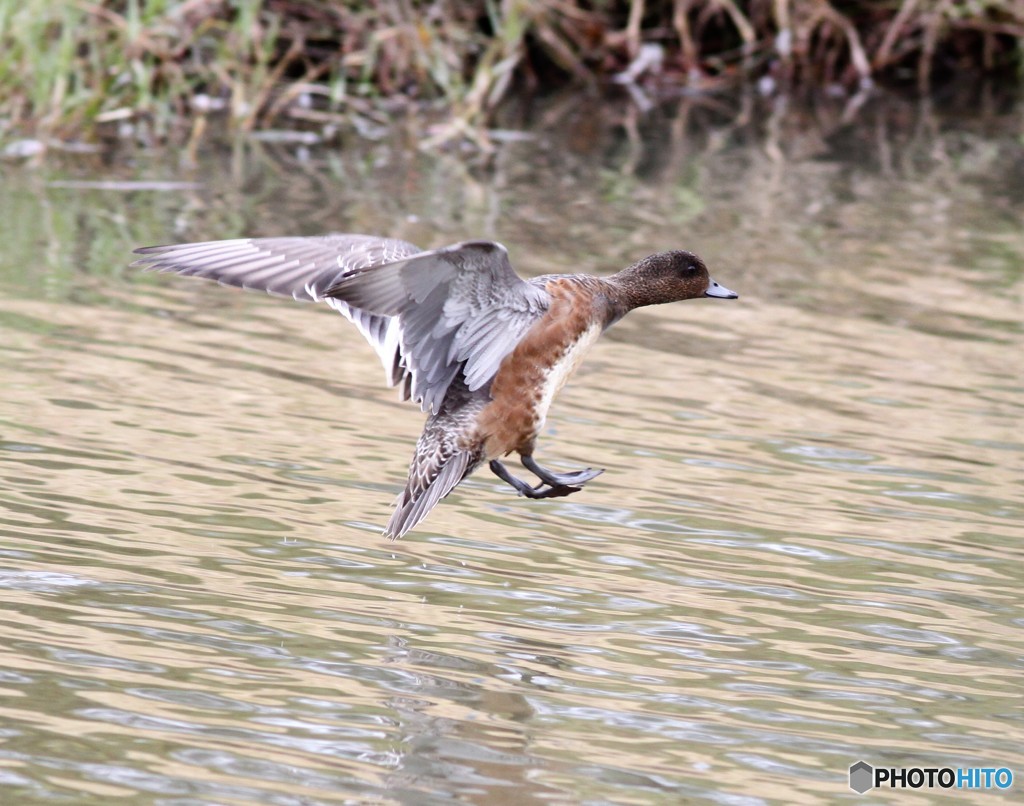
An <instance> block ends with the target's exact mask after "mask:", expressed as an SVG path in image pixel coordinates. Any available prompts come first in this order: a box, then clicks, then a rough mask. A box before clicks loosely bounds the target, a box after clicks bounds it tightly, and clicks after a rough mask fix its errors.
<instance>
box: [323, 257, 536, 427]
mask: <svg viewBox="0 0 1024 806" xmlns="http://www.w3.org/2000/svg"><path fill="white" fill-rule="evenodd" d="M325 294H326V296H328V297H330V298H332V299H338V300H341V301H343V302H345V303H346V304H348V305H349V306H351V307H352V308H357V309H360V310H364V311H367V312H370V313H373V314H376V315H378V316H390V317H395V318H396V319H397V321H398V323H399V330H398V337H399V342H400V350H401V353H402V361H403V362H404V365H405V368H406V369H407V370H408V371H409V373H410V375H411V387H410V392H411V396H412V398H413V399H414V400H416V401H417V402H419V403H420V404H421V406H422V407H423V409H424V410H425V411H435V412H436V411H438V410H439V408H440V404H441V401H442V400H443V399H444V396H445V394H446V392H447V390H448V387H449V385H450V384H451V382H452V380H453V379H454V378H455V376H456V374H457V373H458V371H459V369H460V368H462V371H463V373H464V375H465V378H466V385H467V387H468V388H469V390H470V391H475V390H477V389H480V388H481V387H483V386H484V385H486V384H487V383H488V382H489V381H490V380H491V379H492V378H493V377H494V375H495V373H496V372H497V371H498V367H499V366H500V365H501V362H502V360H503V359H504V358H505V356H507V355H508V354H509V353H510V352H511V351H512V350H513V349H514V348H515V346H516V344H518V342H519V340H520V339H521V338H522V337H523V335H525V333H526V331H527V330H529V329H530V327H531V326H532V325H533V324H534V323H535V322H536V321H537V320H538V319H539V318H540V317H541V316H542V315H543V313H544V312H545V311H546V310H547V309H548V306H549V305H550V297H549V296H548V294H547V292H546V291H544V289H543V288H541V287H539V286H536V285H532V284H530V283H528V282H526V281H525V280H523V279H522V278H521V277H519V276H518V275H517V274H516V273H515V271H514V270H513V269H512V266H511V264H510V263H509V261H508V252H507V251H506V249H505V247H504V246H502V245H501V244H498V243H494V242H492V241H467V242H465V243H458V244H454V245H452V246H446V247H444V248H443V249H437V250H434V251H431V252H422V253H420V254H416V255H411V256H409V257H406V258H403V259H401V260H398V261H396V262H394V263H389V264H387V265H383V266H375V267H373V268H369V269H365V270H357V271H353V272H350V273H348V274H346V275H344V276H343V277H342V278H340V280H339V281H338V282H337V284H335V285H334V286H332V287H330V288H328V289H327V290H326V292H325Z"/></svg>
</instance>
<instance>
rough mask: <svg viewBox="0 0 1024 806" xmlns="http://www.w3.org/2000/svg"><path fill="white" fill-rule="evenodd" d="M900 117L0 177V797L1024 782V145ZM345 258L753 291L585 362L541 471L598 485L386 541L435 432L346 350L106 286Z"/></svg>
mask: <svg viewBox="0 0 1024 806" xmlns="http://www.w3.org/2000/svg"><path fill="white" fill-rule="evenodd" d="M897 117H898V116H897ZM1018 120H1019V114H1018ZM898 122H899V125H898V126H897V125H896V123H893V121H892V119H891V118H889V117H886V116H885V115H882V114H879V115H878V116H876V117H871V116H868V118H867V119H866V120H864V121H862V122H861V123H860V124H858V125H857V126H845V125H838V124H837V125H836V127H835V128H834V129H831V130H825V131H823V130H822V129H821V128H815V127H811V128H807V126H806V121H803V122H801V121H795V122H794V121H793V120H792V119H791V118H789V117H785V118H782V119H781V123H780V120H779V119H772V120H770V121H769V122H768V123H767V124H763V125H762V123H757V124H749V125H747V124H730V125H726V124H719V125H717V126H716V125H710V126H703V127H698V126H692V127H691V125H690V123H689V122H688V121H687V120H686V119H684V117H683V114H682V112H679V113H678V114H677V115H676V116H674V117H673V116H667V117H666V118H664V119H663V118H661V117H658V116H657V115H656V116H654V117H653V118H646V119H643V120H642V121H641V122H640V124H639V126H638V127H634V126H633V125H632V124H633V121H631V120H627V121H625V124H624V128H625V131H626V132H627V133H628V134H629V135H630V136H627V137H623V136H621V131H622V130H621V129H620V128H619V127H618V126H616V125H613V124H612V123H607V122H604V123H600V124H595V123H594V121H591V120H585V119H583V118H582V117H581V118H579V119H577V118H574V117H572V116H570V117H569V118H568V119H565V118H559V119H558V120H556V121H554V122H552V121H550V120H549V124H550V126H549V128H548V129H544V128H542V129H541V130H540V133H539V134H538V136H537V138H536V139H535V140H533V141H529V142H512V143H503V144H500V145H499V146H498V150H497V152H496V155H495V158H494V160H493V162H492V163H491V164H489V165H484V166H477V167H467V165H466V163H464V162H462V161H461V160H459V159H456V158H454V157H452V156H445V155H426V154H416V153H415V152H414V151H411V150H409V149H403V148H401V147H399V146H396V145H395V144H394V143H388V144H386V145H385V144H382V145H379V146H374V147H364V146H360V147H357V148H356V147H354V148H352V149H351V150H346V151H342V152H340V153H339V152H323V153H320V152H305V151H295V150H292V151H289V150H288V149H282V150H277V151H274V150H270V151H267V150H262V149H261V147H260V146H258V145H249V146H241V147H238V148H237V149H236V150H235V151H234V152H230V151H220V150H217V149H211V150H210V151H209V152H208V153H206V154H204V155H203V157H202V161H201V163H200V165H199V166H197V167H195V168H185V169H182V168H181V167H180V166H178V165H177V164H176V163H174V161H173V156H168V157H166V158H160V157H151V156H147V155H135V157H134V162H133V163H129V162H128V161H117V162H116V163H115V165H114V167H111V166H109V165H107V166H104V165H100V164H98V163H92V162H89V161H88V159H87V158H80V159H79V160H78V161H69V162H60V161H56V160H55V161H52V162H48V163H47V164H45V165H44V166H42V167H38V168H35V169H25V170H15V171H12V172H11V173H10V175H9V176H8V181H7V183H6V191H7V192H6V193H5V194H4V195H3V196H2V197H0V209H2V212H3V224H2V225H0V226H3V228H4V243H5V248H4V250H3V254H2V255H0V372H2V378H3V393H2V395H0V476H2V485H0V535H2V540H0V606H2V611H0V800H2V801H3V802H5V803H6V802H11V803H15V802H16V803H30V802H40V803H47V802H65V803H68V802H71V803H76V804H77V803H101V802H103V803H105V802H129V801H131V802H135V800H138V801H139V802H154V803H165V804H235V803H238V804H246V803H257V802H258V803H271V804H300V803H301V804H317V803H339V802H345V801H349V802H363V801H372V802H379V803H416V804H425V803H427V804H429V803H444V802H451V801H455V800H460V801H465V802H474V803H525V802H549V803H580V802H586V803H595V804H596V803H676V802H680V801H682V800H710V801H716V802H721V803H727V804H757V803H763V802H786V803H820V802H828V801H831V800H834V799H836V798H839V797H841V796H844V795H850V794H852V793H850V790H849V789H848V788H847V778H846V775H847V772H846V771H847V768H848V767H849V765H850V764H851V763H853V762H854V761H856V760H858V759H861V758H863V759H865V760H868V761H869V762H871V763H873V764H880V765H896V766H903V765H907V766H913V765H920V766H945V765H950V766H1006V767H1009V768H1011V769H1013V770H1015V772H1016V774H1017V776H1018V781H1017V782H1016V783H1015V785H1014V790H1015V791H1017V792H1019V789H1020V785H1021V784H1020V780H1019V778H1020V776H1022V775H1024V766H1022V765H1021V763H1020V759H1021V757H1022V754H1021V750H1022V748H1024V710H1022V709H1021V696H1022V694H1024V689H1022V685H1021V676H1022V665H1024V664H1022V660H1021V657H1022V652H1024V596H1022V577H1024V571H1022V563H1021V555H1022V552H1021V539H1022V537H1024V530H1022V520H1024V518H1022V516H1024V506H1022V496H1021V479H1022V469H1024V468H1022V465H1024V462H1022V459H1024V433H1022V430H1021V419H1022V415H1024V395H1022V391H1024V359H1022V356H1024V350H1022V348H1024V337H1022V332H1021V331H1022V327H1021V323H1022V313H1024V308H1022V299H1021V292H1022V280H1021V275H1022V271H1021V267H1022V265H1024V230H1022V228H1021V221H1022V220H1024V216H1022V213H1024V191H1022V189H1021V188H1022V184H1020V180H1021V178H1022V177H1024V174H1022V173H1021V165H1024V156H1022V154H1021V151H1020V141H1019V139H1017V136H1016V134H1014V131H1019V129H1016V130H1015V129H1013V128H1012V126H1009V127H1008V126H1007V121H1006V119H1003V118H997V119H996V120H995V123H993V122H992V121H991V120H990V121H989V122H988V123H987V124H985V125H982V124H979V125H978V126H977V127H975V128H970V127H960V128H957V127H949V126H947V125H946V124H944V123H936V122H935V121H934V120H933V119H932V118H930V117H927V116H925V117H922V118H920V119H915V120H913V121H911V122H910V123H911V124H912V125H909V126H907V125H906V124H907V121H905V120H899V121H898ZM1011 122H1012V117H1011ZM594 126H597V127H598V128H597V130H596V131H595V130H593V127H594ZM780 126H781V130H780ZM787 127H788V128H787ZM986 127H987V128H986ZM1000 132H1007V134H1005V135H1003V134H1000ZM97 177H100V178H102V179H104V180H105V181H108V182H128V181H135V180H167V179H175V180H185V181H194V182H197V183H199V187H198V188H196V189H189V188H188V187H182V188H180V189H174V188H170V189H168V188H164V189H159V190H158V189H153V190H145V189H137V190H134V191H133V190H126V189H119V188H122V186H118V185H116V184H108V185H107V186H95V185H93V184H88V183H90V182H93V181H94V180H96V179H97ZM52 183H57V184H52ZM83 183H84V184H83ZM330 230H349V231H369V232H377V233H386V234H391V235H396V236H399V237H403V238H407V239H410V240H413V241H415V242H417V243H420V244H421V245H424V246H434V245H440V244H443V243H447V242H451V241H455V240H459V239H461V238H465V237H476V236H483V237H497V238H500V239H501V240H502V241H504V242H505V243H506V244H507V245H508V247H509V248H510V250H511V252H512V257H513V260H514V261H515V263H516V264H517V265H518V266H519V267H520V269H521V270H522V271H523V272H524V273H540V272H542V271H546V270H555V271H561V270H574V269H581V270H587V271H595V272H609V271H612V270H614V269H617V268H619V267H620V266H622V265H625V264H626V263H628V262H631V261H632V260H634V259H636V258H638V257H641V256H643V255H644V254H647V253H649V252H651V251H655V250H657V249H661V248H668V247H673V246H682V247H687V248H691V249H694V250H696V251H698V252H700V253H701V254H702V255H703V256H704V257H705V258H706V259H707V261H708V263H709V264H710V265H711V267H712V271H713V273H714V275H715V277H716V279H718V280H719V281H721V282H722V283H724V284H725V285H727V286H729V287H730V288H735V289H736V290H738V291H739V292H740V294H741V299H740V300H739V301H738V302H736V303H722V302H713V301H710V300H709V301H699V302H689V303H685V304H681V305H672V306H663V307H660V308H655V309H649V310H645V311H641V312H637V313H635V314H633V315H631V317H630V318H628V319H627V320H626V321H625V322H623V323H622V324H621V325H619V326H617V328H616V329H615V330H613V331H612V332H611V333H610V334H609V335H608V336H607V337H606V339H605V340H604V342H603V343H602V344H601V345H600V346H599V347H598V348H597V349H596V350H595V351H594V352H593V353H592V354H591V355H590V356H589V358H588V361H587V363H585V364H584V366H583V368H582V370H581V372H580V373H579V375H578V376H577V377H576V379H575V380H574V381H573V382H572V383H571V384H570V386H569V387H568V388H567V389H566V390H565V391H564V393H563V395H562V397H561V398H560V399H559V401H558V402H557V403H556V405H555V407H554V409H553V411H552V414H551V416H550V418H549V423H548V432H547V434H546V436H545V437H544V439H543V440H542V443H541V449H540V450H541V452H540V454H539V456H540V458H541V461H542V462H545V463H547V464H549V465H552V466H555V467H565V468H572V467H577V466H580V465H584V464H589V465H594V466H599V467H605V468H607V472H606V473H605V474H604V475H602V476H601V477H600V478H599V479H597V480H595V481H593V482H591V483H590V484H589V485H588V486H587V487H586V489H585V491H583V492H581V493H579V494H577V495H574V496H572V497H570V498H565V499H556V500H551V501H540V502H534V501H527V500H525V499H522V498H516V497H515V496H514V495H513V494H512V493H511V491H510V490H509V489H508V488H507V487H506V486H505V485H503V484H501V483H500V482H499V481H497V479H495V478H494V477H493V476H491V475H490V474H488V473H480V474H478V475H476V476H474V477H472V478H471V479H470V480H469V481H468V482H467V483H465V484H464V485H463V486H461V487H460V488H459V489H458V490H457V491H456V492H455V493H454V494H453V495H452V496H451V497H450V498H449V499H447V500H446V501H445V502H444V503H443V504H442V505H441V506H440V507H439V508H438V509H437V510H436V511H435V512H434V514H433V515H432V516H431V517H430V518H429V519H428V520H427V521H426V522H425V523H424V524H423V525H422V526H421V527H420V528H419V529H418V530H416V531H415V532H413V533H412V534H411V535H410V536H409V537H408V538H406V539H405V540H403V541H401V542H399V543H394V544H392V543H388V542H386V541H384V540H383V539H382V538H381V537H380V536H379V530H380V527H381V526H382V525H383V523H384V522H385V521H386V519H387V516H388V514H389V505H390V502H391V500H392V498H393V496H394V495H395V493H396V492H397V490H398V489H399V486H400V485H401V483H402V480H403V478H404V473H405V467H406V463H407V461H408V458H409V455H410V453H411V449H412V444H413V442H414V440H415V437H416V435H417V433H418V430H419V427H420V424H421V417H420V415H419V414H418V413H417V412H416V410H415V409H411V408H409V407H407V406H405V405H401V404H399V403H398V402H397V401H396V400H395V396H394V393H393V391H391V390H388V389H386V388H384V387H383V384H382V383H381V374H382V373H381V371H380V367H379V365H378V364H377V363H376V358H375V356H374V355H373V353H372V351H370V350H369V349H368V348H367V347H366V346H365V344H364V343H363V342H362V341H361V339H360V337H359V336H358V334H357V333H356V332H355V331H354V330H352V329H351V328H350V327H349V326H348V325H347V324H346V323H345V322H344V321H343V320H342V319H341V318H340V317H337V316H336V315H334V314H332V313H331V312H330V311H329V310H326V309H324V310H321V309H319V308H317V307H314V306H301V305H299V304H295V303H291V302H288V301H283V300H272V299H268V298H264V297H261V296H258V295H254V294H243V293H240V292H238V291H237V290H234V289H221V288H218V287H216V286H211V285H206V284H203V283H199V282H194V281H188V280H183V279H179V278H167V277H162V276H161V277H155V276H152V275H142V276H140V275H137V274H136V273H134V272H132V271H130V270H127V269H126V268H125V263H126V260H127V258H126V255H127V252H128V251H129V250H130V248H131V247H133V246H136V245H140V244H149V243H159V242H166V241H174V240H186V239H187V240H197V239H202V238H212V237H233V236H237V235H240V234H252V235H269V234H283V233H312V232H320V231H330ZM4 793H6V794H4ZM905 795H906V797H907V799H908V800H914V799H915V798H916V800H917V802H926V801H927V800H928V799H929V798H930V797H933V796H934V793H928V792H926V791H924V790H922V791H919V792H917V793H916V794H913V793H905ZM961 796H963V797H967V798H968V799H970V798H974V799H982V800H986V801H987V800H988V799H989V797H988V796H986V795H983V794H980V793H962V795H961ZM133 799H135V800H133Z"/></svg>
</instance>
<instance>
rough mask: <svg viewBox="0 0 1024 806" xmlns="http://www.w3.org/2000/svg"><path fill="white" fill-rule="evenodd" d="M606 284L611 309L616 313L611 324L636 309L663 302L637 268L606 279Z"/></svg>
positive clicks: (633, 267)
mask: <svg viewBox="0 0 1024 806" xmlns="http://www.w3.org/2000/svg"><path fill="white" fill-rule="evenodd" d="M604 283H605V287H606V289H607V290H606V292H605V293H606V294H607V296H608V301H609V302H610V303H611V305H610V307H611V308H612V310H613V311H614V313H615V316H614V318H613V319H612V320H611V322H617V321H618V320H619V319H621V318H622V317H623V316H625V315H626V314H627V313H629V312H630V311H631V310H633V309H634V308H642V307H644V306H645V305H657V304H658V303H660V302H663V299H660V298H659V297H658V295H657V289H655V288H651V286H650V284H649V283H647V282H645V281H644V279H643V278H642V277H640V276H639V274H638V272H637V271H636V267H635V266H630V267H629V268H626V269H623V270H622V271H620V272H618V273H616V274H613V275H612V276H611V277H606V278H604ZM611 322H610V323H609V324H611Z"/></svg>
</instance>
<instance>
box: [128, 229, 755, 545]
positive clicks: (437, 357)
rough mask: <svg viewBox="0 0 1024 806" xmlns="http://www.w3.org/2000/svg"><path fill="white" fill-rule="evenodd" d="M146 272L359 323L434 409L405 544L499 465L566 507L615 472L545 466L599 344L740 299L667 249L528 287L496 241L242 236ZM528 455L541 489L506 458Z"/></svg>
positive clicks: (404, 503) (146, 265) (695, 260)
mask: <svg viewBox="0 0 1024 806" xmlns="http://www.w3.org/2000/svg"><path fill="white" fill-rule="evenodd" d="M134 251H135V253H136V254H138V255H140V256H141V257H139V258H138V259H136V260H135V262H134V263H132V266H135V267H138V268H142V269H146V270H150V271H156V272H173V273H177V274H181V275H187V276H196V277H201V278H206V279H209V280H215V281H217V282H219V283H221V284H222V285H230V286H237V287H240V288H246V289H256V290H262V291H265V292H268V293H270V294H273V295H279V296H290V297H293V298H294V299H297V300H301V301H309V302H324V303H326V304H327V305H329V306H331V307H332V308H334V310H336V311H337V312H338V313H340V314H341V315H342V316H344V317H345V318H346V319H348V320H349V321H350V322H351V323H352V324H353V325H355V327H356V328H357V329H358V330H359V332H360V333H361V334H362V335H363V336H364V337H365V338H366V340H367V341H368V342H369V343H370V345H371V346H372V347H373V349H374V350H375V351H376V352H377V355H378V356H379V357H380V360H381V363H382V364H383V366H384V370H385V379H386V381H387V383H388V385H389V386H393V387H397V388H398V390H399V392H400V395H401V398H402V399H403V400H409V401H412V402H414V403H416V404H419V406H420V408H421V409H422V411H423V412H425V413H426V415H427V418H426V423H425V425H424V428H423V433H422V434H421V435H420V437H419V440H418V441H417V443H416V449H415V452H414V454H413V458H412V461H411V463H410V465H409V474H408V478H407V480H406V484H405V487H404V489H403V490H402V492H401V493H400V494H399V496H398V498H397V499H396V501H395V504H394V511H393V513H392V515H391V518H390V520H389V521H388V523H387V526H386V527H385V528H384V532H383V533H384V535H385V536H386V537H387V538H389V539H392V540H397V539H398V538H401V537H403V536H404V535H405V534H406V533H407V532H409V530H411V529H413V528H414V527H415V526H417V524H419V523H420V522H421V521H422V520H423V519H424V518H425V517H426V516H427V514H428V513H430V511H431V510H433V509H434V507H435V506H437V504H438V502H440V501H441V499H443V498H444V497H445V496H447V495H448V494H449V493H450V492H451V491H452V490H453V489H455V487H456V486H457V485H458V484H459V483H460V482H461V481H462V480H463V479H465V478H466V477H467V476H468V475H469V474H470V473H472V472H473V471H475V470H477V469H478V468H479V467H480V466H481V465H483V464H485V463H486V464H487V465H488V467H489V468H490V470H491V471H492V472H493V473H494V474H495V475H496V476H497V477H498V478H499V479H501V480H502V481H504V482H506V483H507V484H509V485H510V486H511V487H512V488H513V489H514V490H515V491H516V492H517V493H518V494H519V495H521V496H525V497H526V498H530V499H545V498H559V497H564V496H568V495H572V494H574V493H577V492H579V491H580V490H582V489H583V486H584V485H585V484H586V483H587V482H589V481H591V480H593V479H594V478H596V477H597V476H599V475H600V474H601V473H602V472H603V470H601V469H594V468H589V467H588V468H585V469H583V470H578V471H575V472H566V473H559V472H555V471H553V470H550V469H548V468H546V467H544V466H543V465H541V464H539V463H538V462H537V460H536V459H535V458H534V454H535V452H536V446H537V440H538V437H539V436H540V434H541V432H542V431H543V428H544V424H545V420H546V417H547V414H548V410H549V408H550V407H551V404H552V402H553V401H554V399H555V397H556V395H557V394H558V393H559V391H560V390H561V389H562V387H563V386H564V385H565V384H566V382H567V381H568V380H569V378H570V377H571V376H572V374H573V373H574V372H575V370H576V369H577V367H578V366H579V364H580V362H581V360H582V359H583V357H584V355H585V354H586V353H587V351H588V350H589V349H590V348H591V347H592V346H593V344H594V342H596V341H597V339H598V337H599V336H600V335H601V334H602V333H603V332H604V331H605V330H607V329H608V328H609V327H611V326H612V325H613V324H615V323H616V322H618V321H619V320H620V319H622V317H624V316H625V315H626V314H627V313H629V312H630V311H632V310H634V309H635V308H641V307H645V306H649V305H660V304H664V303H670V302H679V301H682V300H689V299H698V298H711V299H736V298H738V296H739V295H738V294H736V293H735V292H733V291H730V290H729V289H728V288H725V287H724V286H722V285H719V284H718V283H717V282H715V281H714V280H712V279H711V277H710V275H709V274H708V269H707V267H706V266H705V264H704V261H703V260H701V259H700V258H699V257H698V256H697V255H695V254H693V253H692V252H688V251H684V250H672V251H666V252H658V253H656V254H652V255H649V256H648V257H645V258H643V259H642V260H639V261H637V262H636V263H633V264H632V265H630V266H627V267H626V268H624V269H622V270H621V271H619V272H617V273H615V274H612V275H608V276H597V275H592V274H546V275H542V276H539V277H532V278H529V279H524V278H522V277H520V276H519V275H518V274H517V273H516V272H515V270H514V269H513V268H512V264H511V263H510V261H509V253H508V250H507V249H506V248H505V247H504V246H503V245H502V244H500V243H497V242H495V241H487V240H472V241H462V242H460V243H455V244H451V245H449V246H444V247H441V248H438V249H428V250H423V249H420V248H419V247H417V246H415V245H413V244H411V243H409V242H407V241H403V240H399V239H396V238H388V237H379V236H374V235H357V234H331V235H321V236H314V237H270V238H238V239H232V240H221V241H204V242H198V243H183V244H171V245H165V246H147V247H142V248H139V249H136V250H134ZM512 453H516V454H518V455H519V458H520V461H521V463H522V465H523V467H524V468H525V469H526V470H527V471H529V472H530V473H532V474H533V475H534V476H535V477H536V478H537V481H536V482H533V483H531V482H529V481H524V480H523V479H521V478H519V477H518V476H516V475H514V474H513V473H512V471H511V470H510V469H509V467H508V466H507V465H506V464H505V462H503V461H502V460H503V459H504V458H505V457H507V456H509V455H511V454H512Z"/></svg>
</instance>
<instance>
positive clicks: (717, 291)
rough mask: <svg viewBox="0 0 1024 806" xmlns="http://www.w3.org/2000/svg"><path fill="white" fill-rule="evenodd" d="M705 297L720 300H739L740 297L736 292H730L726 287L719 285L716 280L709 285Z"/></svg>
mask: <svg viewBox="0 0 1024 806" xmlns="http://www.w3.org/2000/svg"><path fill="white" fill-rule="evenodd" d="M704 296H705V297H718V298H720V299H739V297H740V295H739V294H737V293H736V292H735V291H730V290H729V289H728V288H726V287H725V286H724V285H719V284H718V283H716V282H715V281H714V280H712V281H711V283H710V285H708V290H707V291H705V292H704Z"/></svg>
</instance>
